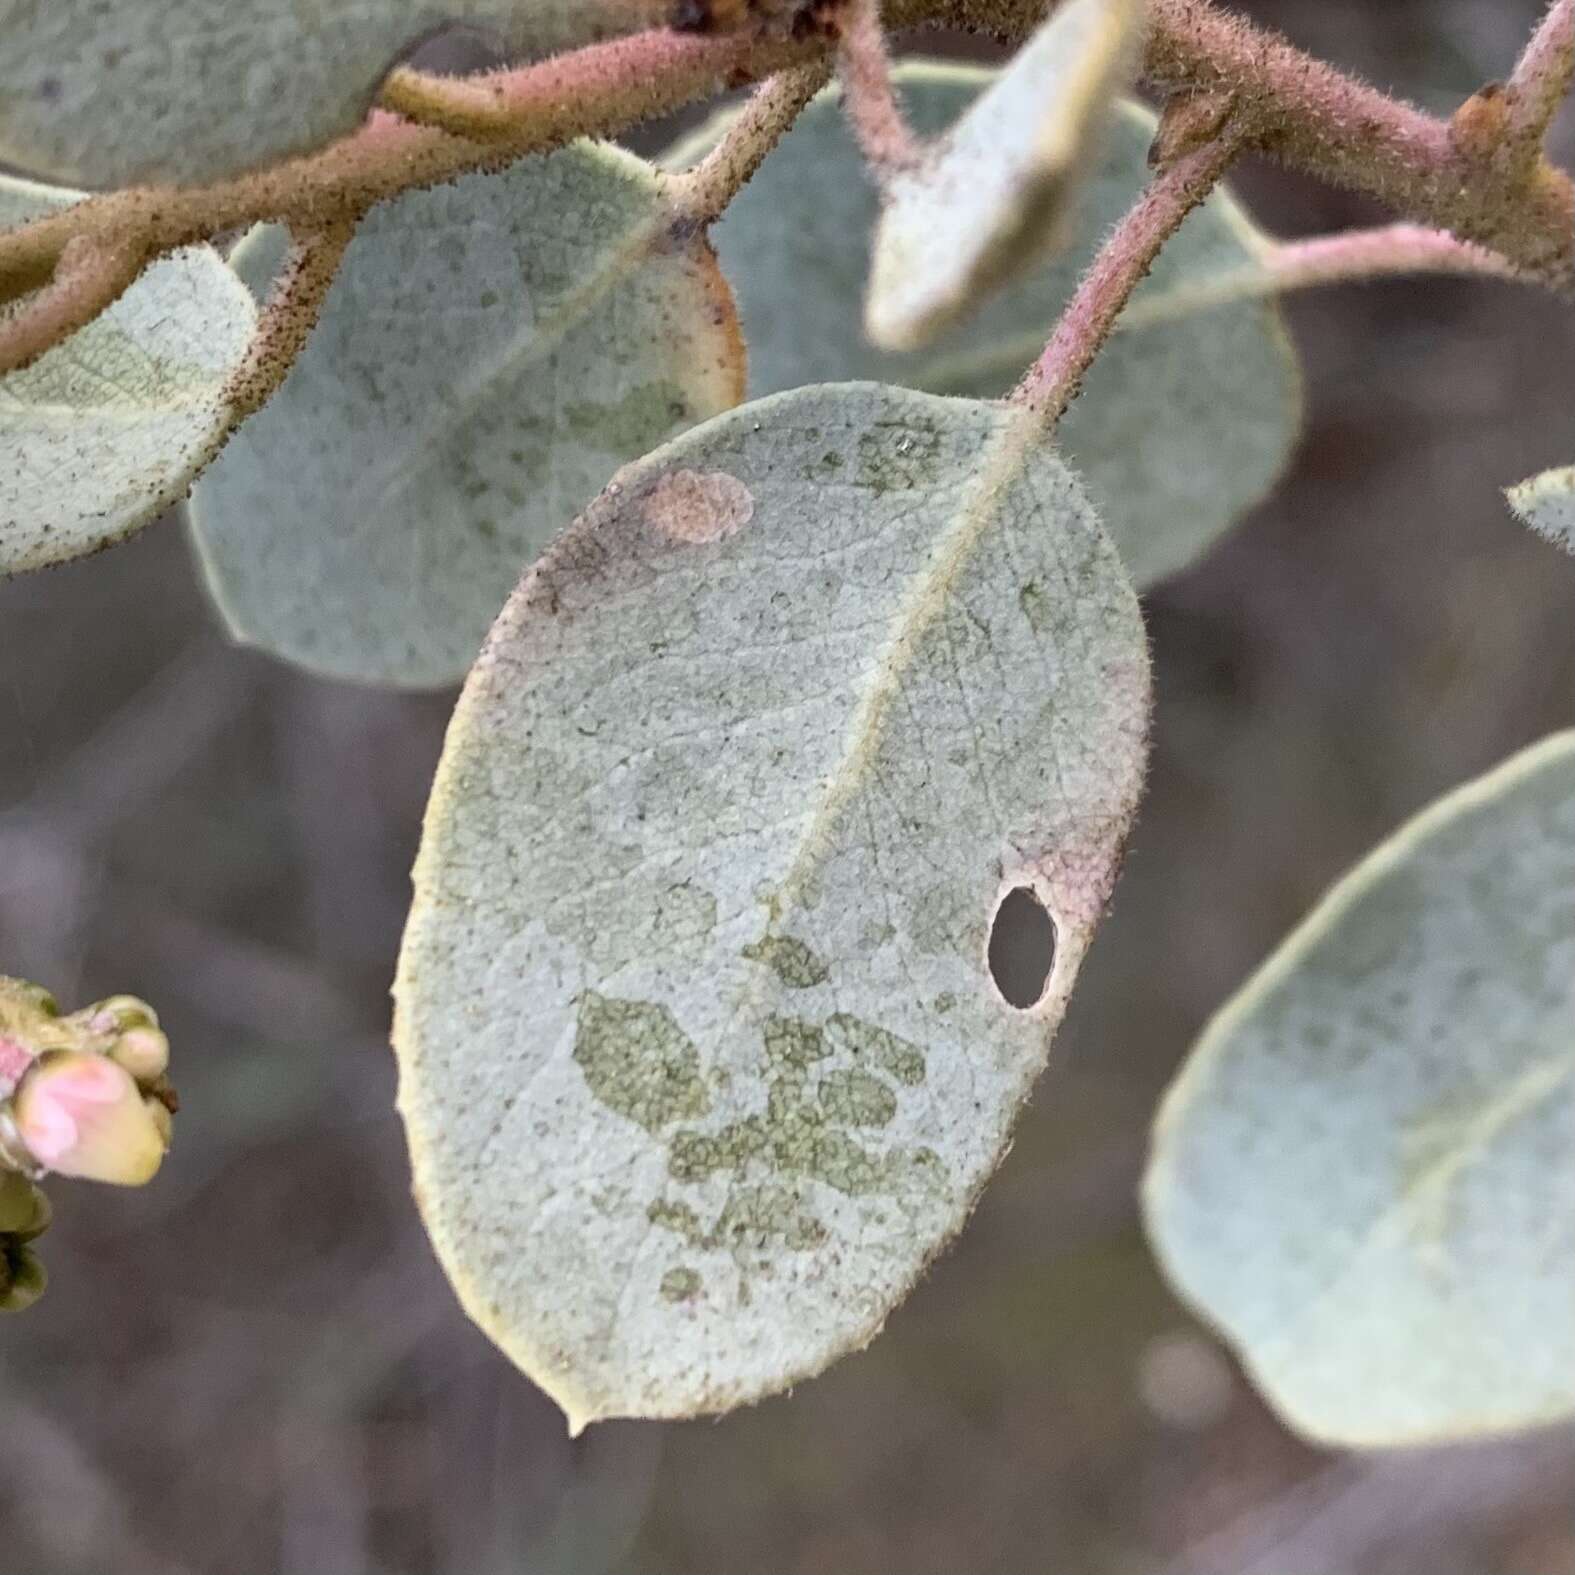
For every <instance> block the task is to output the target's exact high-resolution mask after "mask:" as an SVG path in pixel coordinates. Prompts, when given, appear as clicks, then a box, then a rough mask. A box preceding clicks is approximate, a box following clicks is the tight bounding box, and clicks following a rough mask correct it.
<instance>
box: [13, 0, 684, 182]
mask: <svg viewBox="0 0 1575 1575" xmlns="http://www.w3.org/2000/svg"><path fill="white" fill-rule="evenodd" d="M653 10H654V8H653ZM650 16H651V13H650V12H647V11H642V10H640V9H639V8H638V7H637V6H636V5H633V4H631V0H354V3H343V0H334V3H328V0H0V40H3V41H4V44H3V47H0V160H5V161H9V162H11V163H13V164H15V165H17V166H18V167H20V168H22V169H24V170H27V171H28V172H29V173H31V174H34V175H39V176H44V177H47V178H48V179H51V180H60V181H76V182H79V183H81V184H83V185H90V186H122V185H136V184H144V183H170V182H179V183H181V184H188V185H190V184H196V183H200V182H203V181H210V180H217V179H219V178H221V177H223V176H226V175H233V174H235V173H237V172H239V171H242V170H248V169H255V168H257V167H259V166H260V165H264V164H271V163H275V162H277V161H278V160H280V159H282V158H285V157H287V156H289V155H291V154H297V153H305V152H308V151H310V150H311V149H313V148H317V147H320V146H321V145H322V144H324V143H326V142H329V141H331V140H332V139H333V138H334V137H337V136H341V135H343V134H344V133H346V132H349V131H353V130H354V129H355V128H356V126H357V125H359V124H360V122H361V120H362V118H363V117H364V116H365V114H366V111H367V108H368V106H369V105H370V103H371V101H372V98H373V95H374V93H375V91H376V89H377V87H378V84H379V83H380V82H381V81H382V79H383V76H384V75H385V74H386V72H387V71H388V68H389V67H390V66H391V65H392V64H394V62H395V61H396V60H397V59H398V58H399V57H400V56H401V55H402V54H403V53H405V52H406V51H407V50H408V48H409V47H410V46H412V45H415V44H417V43H419V42H421V41H422V40H423V39H424V38H426V37H428V36H429V35H431V34H432V33H433V32H434V31H435V30H436V29H438V28H439V27H440V26H441V25H442V24H444V23H447V22H457V23H465V24H469V25H471V26H473V27H476V28H479V29H481V30H483V32H484V33H485V35H486V36H487V37H489V38H490V39H491V40H492V41H493V42H494V43H495V44H496V45H497V46H498V47H499V48H500V49H502V50H503V51H505V52H506V53H508V54H511V55H523V54H547V53H549V52H551V51H553V50H556V49H565V48H568V47H570V46H571V45H575V44H583V43H588V42H590V41H591V40H593V39H595V38H599V37H605V36H607V35H609V34H612V33H617V32H627V31H629V30H631V29H632V28H634V27H638V26H641V25H644V21H648V20H649V19H650ZM642 18H643V19H644V20H642Z"/></svg>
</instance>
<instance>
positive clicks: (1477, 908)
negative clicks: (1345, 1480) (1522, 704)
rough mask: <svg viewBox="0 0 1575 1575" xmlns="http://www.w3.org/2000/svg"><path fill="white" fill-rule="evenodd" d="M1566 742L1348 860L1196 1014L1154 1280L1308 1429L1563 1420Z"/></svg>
mask: <svg viewBox="0 0 1575 1575" xmlns="http://www.w3.org/2000/svg"><path fill="white" fill-rule="evenodd" d="M1572 1074H1575V733H1561V734H1558V735H1556V736H1555V737H1553V738H1550V739H1547V740H1546V741H1544V742H1543V743H1542V744H1540V745H1538V746H1536V747H1535V748H1533V749H1528V750H1526V751H1525V752H1524V753H1522V754H1520V755H1518V756H1516V757H1515V758H1514V759H1512V760H1510V761H1509V762H1508V763H1506V764H1505V765H1502V766H1500V767H1499V768H1498V769H1497V770H1496V771H1493V772H1490V773H1489V774H1488V775H1487V776H1485V777H1483V778H1481V779H1479V780H1478V781H1476V782H1474V783H1472V784H1470V785H1469V786H1467V787H1464V788H1461V789H1459V790H1458V791H1457V792H1454V793H1451V794H1450V795H1448V796H1447V797H1446V798H1444V799H1442V800H1440V801H1439V802H1438V803H1437V804H1435V805H1433V806H1432V807H1431V808H1430V809H1428V810H1427V811H1426V812H1425V813H1423V814H1422V815H1420V816H1419V817H1418V818H1417V819H1416V820H1414V821H1413V822H1411V824H1410V825H1408V826H1407V827H1405V828H1404V829H1403V830H1402V831H1400V832H1399V833H1398V834H1397V835H1396V836H1395V837H1394V838H1393V839H1392V840H1391V841H1389V842H1388V843H1386V844H1384V845H1383V846H1382V847H1381V848H1379V849H1378V850H1377V851H1376V852H1374V853H1373V854H1371V855H1370V856H1369V857H1368V858H1367V859H1366V860H1364V861H1363V862H1362V863H1361V864H1360V865H1358V866H1357V868H1356V869H1355V870H1354V871H1353V872H1352V873H1351V874H1349V875H1348V876H1346V878H1345V879H1344V880H1343V881H1341V882H1340V884H1339V885H1338V886H1336V887H1335V889H1334V890H1333V891H1332V892H1331V893H1330V894H1329V896H1328V897H1327V898H1326V899H1325V900H1324V902H1323V903H1322V904H1321V905H1320V906H1319V907H1318V908H1317V909H1316V910H1315V911H1314V913H1313V914H1312V916H1311V917H1310V918H1309V919H1308V920H1307V921H1306V923H1305V924H1304V925H1303V926H1302V927H1301V929H1299V930H1298V931H1297V932H1296V933H1295V934H1294V935H1293V936H1292V937H1291V938H1290V939H1289V940H1288V941H1287V942H1286V943H1285V944H1284V945H1283V946H1282V947H1281V948H1280V950H1279V951H1278V952H1277V953H1276V954H1275V956H1274V957H1273V958H1272V959H1271V960H1270V961H1269V962H1268V963H1267V964H1265V966H1264V967H1263V969H1262V970H1261V971H1260V972H1259V973H1258V975H1257V976H1256V977H1255V978H1254V979H1253V980H1252V981H1251V982H1250V983H1249V984H1248V985H1247V987H1246V988H1245V989H1244V990H1243V991H1242V992H1241V993H1240V994H1239V995H1238V996H1237V997H1236V998H1235V1000H1233V1001H1232V1002H1231V1003H1230V1004H1229V1005H1227V1006H1226V1007H1225V1009H1224V1010H1223V1011H1222V1012H1221V1013H1220V1014H1219V1016H1218V1017H1217V1018H1216V1019H1215V1020H1214V1022H1213V1023H1212V1024H1211V1025H1210V1026H1209V1028H1208V1030H1207V1032H1206V1033H1205V1034H1204V1036H1203V1038H1202V1040H1201V1041H1200V1043H1199V1044H1198V1047H1197V1048H1196V1050H1194V1052H1193V1054H1192V1057H1191V1059H1190V1061H1189V1062H1188V1064H1187V1066H1186V1068H1185V1070H1184V1071H1183V1072H1182V1074H1181V1076H1180V1078H1179V1079H1178V1080H1177V1082H1176V1084H1175V1086H1174V1087H1173V1088H1172V1089H1171V1091H1170V1093H1169V1095H1168V1096H1167V1098H1166V1101H1165V1104H1164V1107H1163V1109H1162V1111H1161V1113H1160V1118H1159V1123H1158V1126H1157V1128H1156V1131H1155V1139H1154V1157H1153V1162H1152V1165H1151V1168H1150V1171H1149V1176H1148V1181H1147V1187H1146V1204H1147V1211H1148V1223H1149V1232H1150V1235H1151V1237H1152V1239H1153V1241H1154V1243H1155V1246H1156V1249H1157V1250H1158V1252H1159V1254H1160V1257H1161V1259H1162V1261H1163V1263H1164V1266H1165V1268H1166V1270H1167V1271H1168V1273H1169V1274H1170V1276H1171V1278H1172V1280H1173V1281H1174V1283H1175V1285H1176V1286H1177V1288H1178V1289H1179V1291H1180V1292H1181V1294H1182V1295H1183V1296H1185V1297H1186V1298H1187V1299H1188V1300H1189V1301H1190V1302H1192V1303H1193V1304H1194V1306H1196V1307H1197V1308H1198V1309H1199V1310H1200V1311H1201V1312H1202V1314H1203V1315H1204V1316H1206V1317H1207V1318H1209V1319H1210V1320H1212V1321H1213V1322H1214V1323H1216V1324H1217V1325H1218V1326H1219V1327H1220V1328H1221V1329H1222V1330H1223V1331H1224V1333H1225V1334H1226V1336H1227V1337H1228V1338H1229V1339H1230V1340H1231V1341H1232V1342H1233V1343H1234V1344H1235V1345H1236V1346H1237V1347H1238V1348H1239V1349H1240V1351H1241V1353H1242V1356H1243V1358H1244V1360H1245V1361H1246V1363H1247V1364H1248V1366H1249V1368H1250V1369H1251V1371H1252V1373H1253V1375H1254V1377H1255V1378H1256V1380H1257V1381H1258V1383H1259V1384H1260V1385H1261V1386H1262V1387H1263V1389H1264V1391H1265V1393H1266V1394H1267V1395H1268V1397H1269V1398H1270V1399H1271V1400H1272V1401H1273V1402H1274V1403H1275V1404H1276V1405H1277V1406H1278V1407H1279V1408H1280V1410H1281V1411H1282V1412H1283V1413H1284V1414H1285V1416H1286V1417H1287V1419H1288V1420H1289V1421H1290V1422H1291V1423H1292V1424H1293V1425H1294V1426H1296V1427H1298V1428H1300V1429H1301V1430H1302V1431H1304V1432H1306V1433H1308V1434H1311V1435H1313V1436H1315V1437H1317V1438H1322V1439H1327V1440H1331V1441H1334V1442H1339V1443H1345V1444H1366V1445H1375V1444H1401V1443H1415V1442H1422V1441H1428V1440H1434V1439H1444V1438H1452V1437H1458V1436H1462V1435H1469V1434H1473V1433H1483V1432H1491V1431H1496V1430H1500V1429H1506V1428H1517V1427H1528V1426H1530V1425H1532V1424H1533V1423H1538V1422H1545V1421H1550V1420H1553V1419H1555V1418H1558V1417H1564V1416H1569V1415H1570V1414H1572V1413H1575V1318H1571V1316H1570V1310H1571V1308H1572V1307H1575V1164H1572V1163H1571V1156H1572V1154H1575V1102H1572V1099H1571V1083H1572Z"/></svg>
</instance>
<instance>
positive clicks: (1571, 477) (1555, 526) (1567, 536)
mask: <svg viewBox="0 0 1575 1575" xmlns="http://www.w3.org/2000/svg"><path fill="white" fill-rule="evenodd" d="M1504 495H1505V497H1507V498H1508V499H1509V506H1510V507H1511V508H1512V509H1513V510H1514V511H1515V513H1516V515H1517V516H1518V517H1519V518H1520V519H1521V520H1522V521H1523V522H1524V523H1525V524H1527V525H1529V526H1530V527H1531V528H1532V529H1533V530H1534V531H1536V533H1537V534H1538V535H1539V536H1545V537H1546V538H1547V539H1548V540H1549V541H1551V542H1552V543H1553V545H1554V546H1555V547H1562V548H1563V549H1564V550H1565V551H1566V552H1575V465H1566V466H1564V467H1563V468H1562V469H1559V470H1545V471H1543V472H1542V473H1541V475H1538V476H1533V477H1532V478H1531V479H1530V480H1529V481H1523V482H1521V483H1520V485H1519V486H1518V487H1510V488H1509V489H1508V490H1507V491H1506V492H1505V494H1504Z"/></svg>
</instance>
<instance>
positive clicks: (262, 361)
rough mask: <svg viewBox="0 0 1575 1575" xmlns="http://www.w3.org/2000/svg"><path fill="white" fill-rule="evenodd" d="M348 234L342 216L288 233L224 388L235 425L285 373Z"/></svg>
mask: <svg viewBox="0 0 1575 1575" xmlns="http://www.w3.org/2000/svg"><path fill="white" fill-rule="evenodd" d="M354 238H355V221H354V220H353V219H348V218H339V219H330V220H329V222H328V223H327V224H325V225H324V226H323V227H322V228H321V229H320V230H312V231H304V232H302V233H300V234H296V233H295V232H293V231H292V233H291V236H290V240H291V247H290V252H289V255H288V256H287V257H286V259H285V264H284V268H283V271H282V272H281V273H280V275H279V277H278V278H277V279H276V280H275V281H274V284H273V288H272V289H271V290H270V291H269V292H268V299H267V301H266V302H264V304H263V309H262V316H261V318H260V319H259V320H258V324H257V331H256V333H254V334H253V335H252V342H251V344H250V345H249V346H248V347H247V352H246V359H245V360H244V361H243V362H242V363H241V365H240V366H239V367H238V368H237V369H236V371H235V372H234V374H233V375H232V376H231V378H230V382H229V386H228V388H227V389H226V390H225V397H226V399H227V401H228V403H229V404H230V406H231V408H232V409H233V410H234V411H235V413H236V421H237V423H239V422H241V421H244V420H245V419H246V418H247V417H248V416H251V415H255V414H256V413H257V412H258V411H259V410H261V409H262V407H263V406H264V405H265V404H267V402H268V401H269V400H270V399H272V398H273V396H274V395H275V394H276V393H277V392H278V391H279V388H280V387H281V385H282V384H283V383H284V380H285V378H286V377H288V376H289V374H290V368H291V367H292V366H293V365H294V364H295V358H296V357H297V356H298V355H300V353H301V350H302V349H303V347H304V346H305V344H306V341H307V339H308V338H309V337H310V335H311V332H312V330H313V329H314V328H315V327H316V326H317V319H318V318H319V317H320V316H321V315H322V310H323V302H324V301H325V300H326V299H327V298H328V291H329V288H330V287H331V286H332V284H333V282H334V277H335V275H336V274H337V273H338V272H339V265H340V264H341V263H342V262H343V261H344V256H345V252H346V250H347V249H348V248H349V245H350V242H351V241H352V240H353V239H354Z"/></svg>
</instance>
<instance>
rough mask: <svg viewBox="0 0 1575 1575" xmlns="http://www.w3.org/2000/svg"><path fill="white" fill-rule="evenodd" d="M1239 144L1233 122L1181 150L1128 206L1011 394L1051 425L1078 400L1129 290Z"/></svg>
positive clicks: (1210, 186) (1044, 424)
mask: <svg viewBox="0 0 1575 1575" xmlns="http://www.w3.org/2000/svg"><path fill="white" fill-rule="evenodd" d="M1241 146H1242V132H1241V130H1240V129H1239V128H1235V127H1227V128H1226V130H1225V131H1224V132H1223V133H1222V134H1221V135H1220V136H1219V137H1217V138H1215V139H1214V140H1213V141H1212V142H1206V143H1204V144H1203V146H1202V147H1199V148H1195V149H1193V151H1192V152H1190V153H1185V154H1183V155H1182V156H1181V157H1180V158H1178V159H1177V160H1175V162H1174V163H1172V164H1171V165H1169V167H1168V168H1166V169H1164V170H1162V171H1161V172H1160V173H1159V174H1158V175H1156V176H1155V177H1154V179H1153V180H1151V181H1150V182H1149V184H1148V186H1147V188H1146V189H1145V190H1144V192H1143V195H1142V196H1141V197H1139V198H1138V200H1137V202H1136V203H1134V204H1133V206H1132V207H1131V208H1130V209H1128V211H1127V213H1126V216H1125V217H1124V218H1123V219H1122V220H1121V222H1120V223H1119V224H1118V225H1117V226H1116V228H1115V229H1114V230H1113V231H1112V232H1111V234H1110V237H1109V239H1108V240H1106V242H1105V244H1104V245H1103V247H1101V248H1100V251H1099V254H1098V255H1097V256H1096V257H1095V258H1094V260H1093V262H1092V263H1091V264H1090V265H1089V269H1088V272H1087V273H1086V274H1084V275H1083V279H1082V282H1081V283H1080V284H1079V285H1078V287H1077V290H1076V292H1075V294H1074V295H1073V296H1072V299H1071V300H1070V301H1068V302H1067V306H1066V310H1065V311H1064V312H1063V313H1062V314H1061V320H1060V322H1058V323H1057V324H1056V326H1055V332H1054V333H1053V334H1052V335H1051V336H1050V342H1049V344H1047V345H1046V346H1045V349H1044V354H1043V355H1041V356H1040V357H1039V359H1038V361H1036V362H1035V363H1034V365H1033V366H1032V367H1030V368H1029V370H1028V375H1027V376H1026V377H1024V379H1023V380H1022V382H1021V383H1019V384H1018V385H1017V388H1016V389H1015V390H1014V391H1013V393H1012V403H1013V404H1015V405H1019V406H1021V407H1022V408H1023V409H1025V410H1027V411H1030V412H1032V414H1033V416H1034V417H1035V419H1036V421H1037V422H1038V424H1039V425H1040V427H1041V428H1042V429H1043V430H1045V431H1050V430H1052V429H1053V428H1054V427H1055V424H1056V423H1057V422H1058V421H1059V420H1060V419H1061V417H1062V415H1063V414H1064V413H1065V412H1066V408H1067V406H1068V405H1070V404H1071V403H1072V401H1073V400H1074V399H1076V398H1077V395H1078V392H1079V390H1080V389H1081V387H1082V383H1083V378H1084V376H1085V375H1086V373H1087V372H1088V369H1089V367H1090V366H1091V365H1092V364H1093V360H1094V357H1095V356H1096V355H1097V354H1098V353H1099V350H1100V347H1101V346H1102V345H1103V344H1104V342H1105V340H1107V339H1108V338H1109V337H1110V332H1111V329H1112V328H1114V326H1115V322H1116V318H1117V317H1118V316H1119V315H1120V313H1121V309H1122V307H1124V306H1125V305H1126V304H1127V301H1128V300H1129V299H1130V297H1131V295H1132V292H1133V291H1134V290H1135V289H1136V288H1137V287H1138V286H1139V285H1140V284H1141V283H1142V282H1143V280H1144V278H1145V277H1146V276H1147V274H1148V271H1149V269H1150V268H1152V267H1153V265H1154V259H1155V258H1156V257H1157V256H1158V255H1159V252H1160V248H1161V247H1162V246H1164V244H1165V242H1166V241H1168V240H1169V239H1170V237H1171V236H1172V235H1174V234H1175V233H1176V231H1177V230H1178V229H1179V228H1180V227H1181V221H1182V220H1183V219H1185V218H1186V216H1187V215H1188V214H1189V213H1191V212H1192V210H1193V209H1194V208H1195V207H1197V205H1198V204H1199V203H1200V202H1202V201H1203V199H1204V198H1205V197H1206V196H1208V194H1209V192H1210V191H1211V190H1212V189H1213V188H1214V185H1215V183H1216V182H1217V181H1218V180H1219V178H1220V176H1221V175H1223V174H1224V173H1225V171H1226V169H1228V168H1229V166H1230V163H1231V160H1232V159H1233V158H1235V156H1236V154H1237V153H1238V152H1239V151H1240V149H1241Z"/></svg>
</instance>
